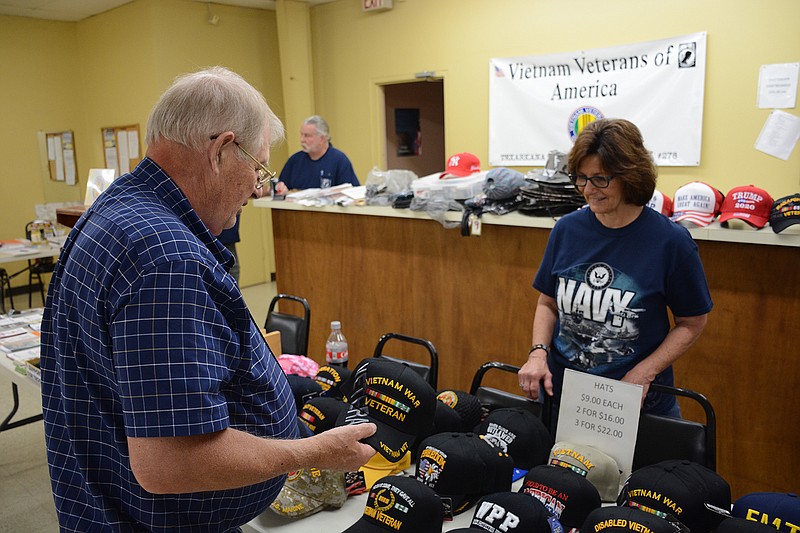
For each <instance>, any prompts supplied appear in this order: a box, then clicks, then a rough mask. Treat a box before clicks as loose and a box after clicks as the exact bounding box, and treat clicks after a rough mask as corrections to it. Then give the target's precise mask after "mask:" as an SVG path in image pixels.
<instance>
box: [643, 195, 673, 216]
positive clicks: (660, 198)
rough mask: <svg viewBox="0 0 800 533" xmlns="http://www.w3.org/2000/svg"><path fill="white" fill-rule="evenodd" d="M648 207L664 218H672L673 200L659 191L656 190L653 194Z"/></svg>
mask: <svg viewBox="0 0 800 533" xmlns="http://www.w3.org/2000/svg"><path fill="white" fill-rule="evenodd" d="M647 207H649V208H650V209H653V210H654V211H658V212H659V213H661V214H662V215H664V216H667V217H671V216H672V198H670V197H669V196H667V195H666V194H664V193H663V192H661V191H659V190H655V191H654V192H653V197H652V198H650V201H649V202H647Z"/></svg>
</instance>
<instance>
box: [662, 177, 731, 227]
mask: <svg viewBox="0 0 800 533" xmlns="http://www.w3.org/2000/svg"><path fill="white" fill-rule="evenodd" d="M724 200H725V196H724V195H723V194H722V193H721V192H720V191H719V189H716V188H714V187H712V186H711V185H709V184H708V183H705V182H702V181H692V182H690V183H687V184H686V185H684V186H682V187H681V188H680V189H678V190H677V191H675V198H674V201H673V202H672V207H673V213H672V220H674V221H675V222H678V223H687V224H689V225H690V226H696V227H700V228H704V227H706V226H708V225H709V224H711V222H713V220H714V219H715V218H716V217H717V215H718V214H719V212H720V210H721V209H722V202H723V201H724Z"/></svg>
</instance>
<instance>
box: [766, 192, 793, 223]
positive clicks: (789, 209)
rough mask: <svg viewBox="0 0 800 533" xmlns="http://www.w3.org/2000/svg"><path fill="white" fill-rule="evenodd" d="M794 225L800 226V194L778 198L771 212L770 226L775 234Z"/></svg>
mask: <svg viewBox="0 0 800 533" xmlns="http://www.w3.org/2000/svg"><path fill="white" fill-rule="evenodd" d="M794 224H800V192H798V193H795V194H790V195H788V196H783V197H781V198H778V199H777V200H775V202H774V203H773V204H772V209H771V210H770V212H769V225H770V226H771V227H772V231H774V232H775V233H780V232H782V231H783V230H785V229H786V228H788V227H789V226H792V225H794Z"/></svg>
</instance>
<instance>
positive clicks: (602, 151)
mask: <svg viewBox="0 0 800 533" xmlns="http://www.w3.org/2000/svg"><path fill="white" fill-rule="evenodd" d="M590 155H596V156H598V157H599V158H600V164H601V165H602V166H603V170H604V171H605V172H606V173H608V174H609V175H610V176H614V179H616V180H619V181H621V182H622V191H623V196H624V198H625V201H626V202H628V203H631V204H634V205H641V206H643V205H646V204H647V202H649V201H650V198H652V197H653V192H655V190H656V176H657V174H658V171H657V170H656V165H655V163H654V162H653V157H652V156H651V154H650V152H649V151H648V150H647V148H645V147H644V139H643V138H642V133H641V132H640V131H639V128H637V127H636V125H635V124H634V123H633V122H630V121H628V120H625V119H621V118H603V119H599V120H596V121H594V122H592V123H591V124H589V125H588V126H586V127H585V128H584V129H583V131H581V133H580V134H579V135H578V138H577V139H576V140H575V144H574V145H573V147H572V150H570V152H569V160H568V161H567V170H568V172H570V173H574V172H577V169H578V167H579V166H580V163H581V161H583V160H584V158H586V157H587V156H590Z"/></svg>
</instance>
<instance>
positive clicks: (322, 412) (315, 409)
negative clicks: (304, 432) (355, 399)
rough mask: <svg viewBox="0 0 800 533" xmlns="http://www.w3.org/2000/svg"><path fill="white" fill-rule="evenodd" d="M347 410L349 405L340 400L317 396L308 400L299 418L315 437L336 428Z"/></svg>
mask: <svg viewBox="0 0 800 533" xmlns="http://www.w3.org/2000/svg"><path fill="white" fill-rule="evenodd" d="M347 409H348V406H347V404H346V403H344V402H343V401H342V400H340V399H338V398H327V397H325V396H317V397H316V398H311V399H310V400H308V401H307V402H306V403H305V404H304V405H303V408H302V409H300V414H299V415H297V416H298V417H299V418H300V420H301V421H302V422H303V423H304V424H305V425H306V426H307V427H308V429H310V430H311V432H312V433H313V434H314V435H319V434H320V433H322V432H323V431H327V430H329V429H331V428H333V427H336V421H337V420H338V419H339V415H341V414H342V413H343V412H345V411H347Z"/></svg>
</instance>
